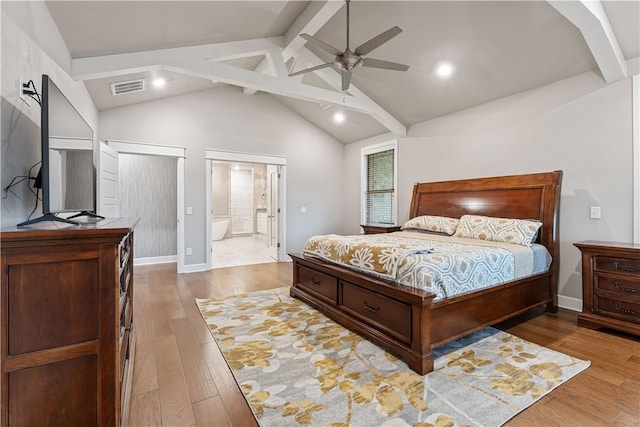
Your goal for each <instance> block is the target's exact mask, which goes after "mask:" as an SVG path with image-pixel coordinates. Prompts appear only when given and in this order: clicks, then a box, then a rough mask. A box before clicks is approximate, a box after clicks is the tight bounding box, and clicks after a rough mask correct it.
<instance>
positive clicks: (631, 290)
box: [613, 280, 638, 294]
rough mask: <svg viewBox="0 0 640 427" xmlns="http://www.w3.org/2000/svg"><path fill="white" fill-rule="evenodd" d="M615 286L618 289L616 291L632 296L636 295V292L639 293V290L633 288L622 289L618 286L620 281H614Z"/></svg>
mask: <svg viewBox="0 0 640 427" xmlns="http://www.w3.org/2000/svg"><path fill="white" fill-rule="evenodd" d="M613 285H614V286H615V287H616V289H619V290H621V291H625V292H631V293H632V294H635V293H636V292H638V290H637V289H633V288H621V287H620V286H618V281H617V280H614V281H613Z"/></svg>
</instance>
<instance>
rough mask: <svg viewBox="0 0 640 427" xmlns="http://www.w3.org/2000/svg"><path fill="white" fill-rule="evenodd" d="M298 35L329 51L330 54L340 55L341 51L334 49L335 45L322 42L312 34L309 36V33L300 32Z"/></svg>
mask: <svg viewBox="0 0 640 427" xmlns="http://www.w3.org/2000/svg"><path fill="white" fill-rule="evenodd" d="M300 37H302V38H303V39H305V40H306V41H308V42H309V43H313V44H314V45H316V46H318V47H319V48H321V49H323V50H326V51H327V52H329V53H330V54H332V55H336V56H338V55H342V51H340V50H338V49H336V48H335V47H333V46H331V45H330V44H327V43H325V42H323V41H322V40H319V39H317V38H315V37H313V36H310V35H309V34H305V33H303V34H300Z"/></svg>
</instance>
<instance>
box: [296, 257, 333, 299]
mask: <svg viewBox="0 0 640 427" xmlns="http://www.w3.org/2000/svg"><path fill="white" fill-rule="evenodd" d="M298 281H299V282H300V287H302V288H304V289H306V290H308V291H311V292H313V293H315V294H319V295H321V296H323V297H325V298H328V299H329V300H331V302H332V303H334V304H336V303H337V302H338V279H336V278H335V277H331V276H329V275H328V274H324V273H321V272H319V271H317V270H313V269H311V268H306V267H302V266H300V267H299V270H298Z"/></svg>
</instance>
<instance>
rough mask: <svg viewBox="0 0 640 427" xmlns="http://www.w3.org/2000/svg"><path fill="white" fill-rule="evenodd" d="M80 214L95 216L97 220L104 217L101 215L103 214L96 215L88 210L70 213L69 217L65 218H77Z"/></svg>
mask: <svg viewBox="0 0 640 427" xmlns="http://www.w3.org/2000/svg"><path fill="white" fill-rule="evenodd" d="M81 216H88V217H89V218H97V219H99V220H100V219H104V217H103V216H101V215H98V214H94V213H93V212H89V211H82V212H80V213H77V214H75V215H71V216H70V217H69V218H67V219H71V218H78V217H81Z"/></svg>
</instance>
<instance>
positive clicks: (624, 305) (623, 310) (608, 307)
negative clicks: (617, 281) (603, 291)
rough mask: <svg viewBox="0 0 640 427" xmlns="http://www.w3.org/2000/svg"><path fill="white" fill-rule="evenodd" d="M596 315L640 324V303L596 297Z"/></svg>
mask: <svg viewBox="0 0 640 427" xmlns="http://www.w3.org/2000/svg"><path fill="white" fill-rule="evenodd" d="M593 299H594V310H593V311H594V313H598V314H606V315H609V316H611V317H614V316H615V317H618V318H620V319H624V320H626V321H630V322H633V323H640V302H630V301H628V300H619V299H614V298H608V297H604V296H602V295H594V298H593Z"/></svg>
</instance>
